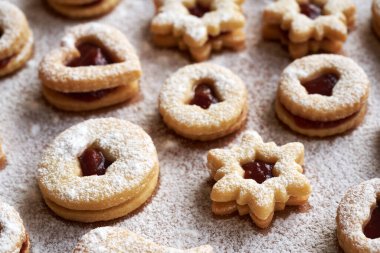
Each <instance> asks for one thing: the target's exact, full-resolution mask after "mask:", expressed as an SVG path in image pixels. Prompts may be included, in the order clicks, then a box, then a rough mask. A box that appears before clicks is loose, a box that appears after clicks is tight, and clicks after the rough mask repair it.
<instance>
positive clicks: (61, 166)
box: [39, 118, 158, 209]
mask: <svg viewBox="0 0 380 253" xmlns="http://www.w3.org/2000/svg"><path fill="white" fill-rule="evenodd" d="M92 145H94V146H96V147H98V148H100V149H101V150H104V152H106V153H107V154H108V156H109V157H111V158H112V160H113V163H112V164H111V166H110V167H109V168H108V169H107V173H106V174H105V175H104V176H100V177H98V176H93V177H80V176H79V174H78V171H80V168H79V162H78V157H79V156H80V155H81V153H82V152H83V151H84V150H85V149H86V148H87V147H89V146H92ZM156 166H158V161H157V155H156V150H155V147H154V145H153V143H152V141H151V139H150V137H149V136H148V135H146V133H145V132H143V131H142V130H141V129H140V128H139V127H138V126H136V125H133V124H131V123H129V122H127V121H122V120H118V119H113V118H105V119H96V120H89V121H86V122H83V123H81V124H78V125H76V126H73V127H72V128H70V129H68V130H66V131H65V132H63V133H62V134H60V135H59V136H58V137H57V138H56V139H55V140H54V141H53V143H52V144H51V145H50V146H49V147H48V148H47V150H46V151H45V152H44V154H43V156H42V159H41V163H40V166H39V174H40V176H39V184H40V186H41V188H42V189H43V191H44V192H45V193H44V194H45V195H47V196H48V198H49V199H50V200H52V201H54V202H57V203H59V204H60V205H62V206H64V207H67V208H74V209H75V206H76V204H77V203H82V204H83V203H86V204H91V203H92V202H96V203H99V202H106V200H109V199H110V198H114V197H115V196H118V195H120V194H122V193H125V192H127V191H133V190H136V189H139V188H140V187H141V185H142V184H144V183H145V181H146V180H147V179H148V178H149V177H150V175H151V173H152V171H153V169H154V168H155V167H156ZM132 197H133V195H131V196H129V198H132ZM126 200H128V196H127V197H125V196H124V197H123V198H122V199H120V200H118V202H117V203H112V205H118V204H121V203H123V202H125V201H126ZM109 205H111V203H103V204H102V206H105V207H108V206H109Z"/></svg>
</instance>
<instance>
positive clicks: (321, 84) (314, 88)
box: [302, 73, 339, 96]
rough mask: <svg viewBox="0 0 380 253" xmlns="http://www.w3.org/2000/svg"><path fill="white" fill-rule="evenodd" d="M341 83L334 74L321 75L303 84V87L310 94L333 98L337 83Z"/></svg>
mask: <svg viewBox="0 0 380 253" xmlns="http://www.w3.org/2000/svg"><path fill="white" fill-rule="evenodd" d="M338 81H339V76H338V75H336V74H333V73H328V74H324V75H321V76H319V77H317V78H315V79H313V80H310V81H307V82H303V83H302V86H304V87H305V89H306V90H307V92H308V93H309V94H319V95H323V96H331V95H332V93H333V89H334V87H335V85H336V84H337V82H338Z"/></svg>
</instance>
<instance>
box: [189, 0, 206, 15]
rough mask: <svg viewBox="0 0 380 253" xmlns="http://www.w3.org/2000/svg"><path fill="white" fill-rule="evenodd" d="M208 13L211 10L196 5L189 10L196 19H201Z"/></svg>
mask: <svg viewBox="0 0 380 253" xmlns="http://www.w3.org/2000/svg"><path fill="white" fill-rule="evenodd" d="M210 11H211V9H210V8H209V7H207V6H203V5H201V4H198V3H197V4H196V5H195V6H194V7H192V8H190V9H189V12H190V14H191V15H193V16H196V17H198V18H201V17H203V16H204V15H205V14H206V13H207V12H210Z"/></svg>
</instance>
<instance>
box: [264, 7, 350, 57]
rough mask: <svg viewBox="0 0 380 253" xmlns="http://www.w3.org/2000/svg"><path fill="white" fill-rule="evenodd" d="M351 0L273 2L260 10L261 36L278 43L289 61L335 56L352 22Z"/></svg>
mask: <svg viewBox="0 0 380 253" xmlns="http://www.w3.org/2000/svg"><path fill="white" fill-rule="evenodd" d="M355 14H356V7H355V5H354V4H353V3H352V1H351V0H310V1H309V0H277V1H276V2H274V3H271V4H270V5H268V6H267V7H266V8H265V10H264V16H263V19H264V25H263V37H264V38H265V39H274V40H281V42H282V43H284V44H285V45H287V46H288V47H289V52H290V54H291V56H292V57H293V58H299V57H302V56H305V55H306V54H308V53H317V52H321V51H324V52H331V53H337V52H339V51H340V49H341V48H342V46H343V43H344V41H346V39H347V34H348V30H349V28H350V27H352V26H353V25H354V23H355V18H356V17H355Z"/></svg>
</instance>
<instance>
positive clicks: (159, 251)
mask: <svg viewBox="0 0 380 253" xmlns="http://www.w3.org/2000/svg"><path fill="white" fill-rule="evenodd" d="M99 248H101V249H102V252H120V253H137V252H141V253H142V252H150V253H165V252H167V253H169V252H173V253H174V252H177V253H212V252H214V251H213V249H212V247H211V246H209V245H205V246H201V247H198V248H193V249H189V250H180V249H175V248H170V247H166V246H162V245H159V244H156V243H154V242H153V241H151V240H149V239H146V238H144V237H142V236H140V235H137V234H135V233H133V232H131V231H129V230H128V229H125V228H118V227H102V228H96V229H93V230H91V231H90V232H88V233H87V234H85V235H84V236H83V237H82V238H81V240H80V241H79V242H78V244H77V246H76V247H75V249H74V251H73V253H95V252H100V251H99Z"/></svg>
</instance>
